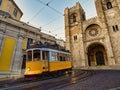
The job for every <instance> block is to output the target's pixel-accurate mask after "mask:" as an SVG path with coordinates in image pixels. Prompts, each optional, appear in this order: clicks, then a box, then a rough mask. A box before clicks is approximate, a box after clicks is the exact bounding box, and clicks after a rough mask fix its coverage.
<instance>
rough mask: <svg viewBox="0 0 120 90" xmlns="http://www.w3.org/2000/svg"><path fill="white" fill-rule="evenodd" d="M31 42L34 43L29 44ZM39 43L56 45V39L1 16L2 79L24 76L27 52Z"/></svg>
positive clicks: (22, 23)
mask: <svg viewBox="0 0 120 90" xmlns="http://www.w3.org/2000/svg"><path fill="white" fill-rule="evenodd" d="M29 40H32V42H31V43H28V42H29ZM39 42H42V43H45V42H49V43H51V44H55V43H56V38H55V37H54V36H51V35H48V34H45V33H43V32H41V30H40V29H39V28H36V27H33V26H30V25H28V24H26V23H24V22H21V21H18V20H14V19H11V18H9V17H6V16H1V15H0V78H4V77H14V76H19V75H20V76H21V75H24V69H25V67H24V68H23V64H25V62H26V60H25V61H24V59H23V57H24V55H25V54H26V52H25V50H26V49H27V47H28V46H29V45H30V44H33V43H39Z"/></svg>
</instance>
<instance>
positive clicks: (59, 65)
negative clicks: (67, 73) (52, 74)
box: [49, 61, 72, 71]
mask: <svg viewBox="0 0 120 90" xmlns="http://www.w3.org/2000/svg"><path fill="white" fill-rule="evenodd" d="M49 65H50V66H49V71H57V70H62V69H67V68H68V69H69V68H71V67H72V62H71V61H63V62H50V64H49Z"/></svg>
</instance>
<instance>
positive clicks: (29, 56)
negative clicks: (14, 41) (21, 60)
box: [27, 51, 32, 61]
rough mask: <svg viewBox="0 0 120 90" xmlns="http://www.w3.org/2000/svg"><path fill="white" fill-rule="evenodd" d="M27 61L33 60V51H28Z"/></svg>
mask: <svg viewBox="0 0 120 90" xmlns="http://www.w3.org/2000/svg"><path fill="white" fill-rule="evenodd" d="M27 61H32V51H28V52H27Z"/></svg>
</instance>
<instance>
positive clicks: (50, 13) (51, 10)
mask: <svg viewBox="0 0 120 90" xmlns="http://www.w3.org/2000/svg"><path fill="white" fill-rule="evenodd" d="M14 1H15V2H16V4H17V5H18V7H19V8H20V9H21V10H22V12H23V16H22V18H21V21H23V22H25V23H29V25H32V26H34V27H37V28H41V32H44V33H47V34H50V35H53V36H55V37H56V38H58V39H63V40H65V29H64V28H65V27H64V16H63V15H64V9H65V8H66V7H68V8H70V7H72V6H74V5H76V2H80V4H81V6H82V7H83V9H84V11H85V13H86V18H87V19H89V18H92V17H94V16H96V9H95V5H94V0H14ZM47 3H48V5H49V6H50V7H48V6H46V5H45V4H47Z"/></svg>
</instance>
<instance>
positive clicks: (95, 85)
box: [51, 70, 120, 90]
mask: <svg viewBox="0 0 120 90" xmlns="http://www.w3.org/2000/svg"><path fill="white" fill-rule="evenodd" d="M56 89H57V90H120V71H119V70H118V71H117V70H111V71H110V70H104V71H103V70H99V71H93V75H92V76H90V77H89V78H87V79H83V80H82V81H80V82H77V83H74V84H72V85H70V86H66V87H62V88H59V87H58V88H56ZM51 90H53V89H51Z"/></svg>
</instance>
